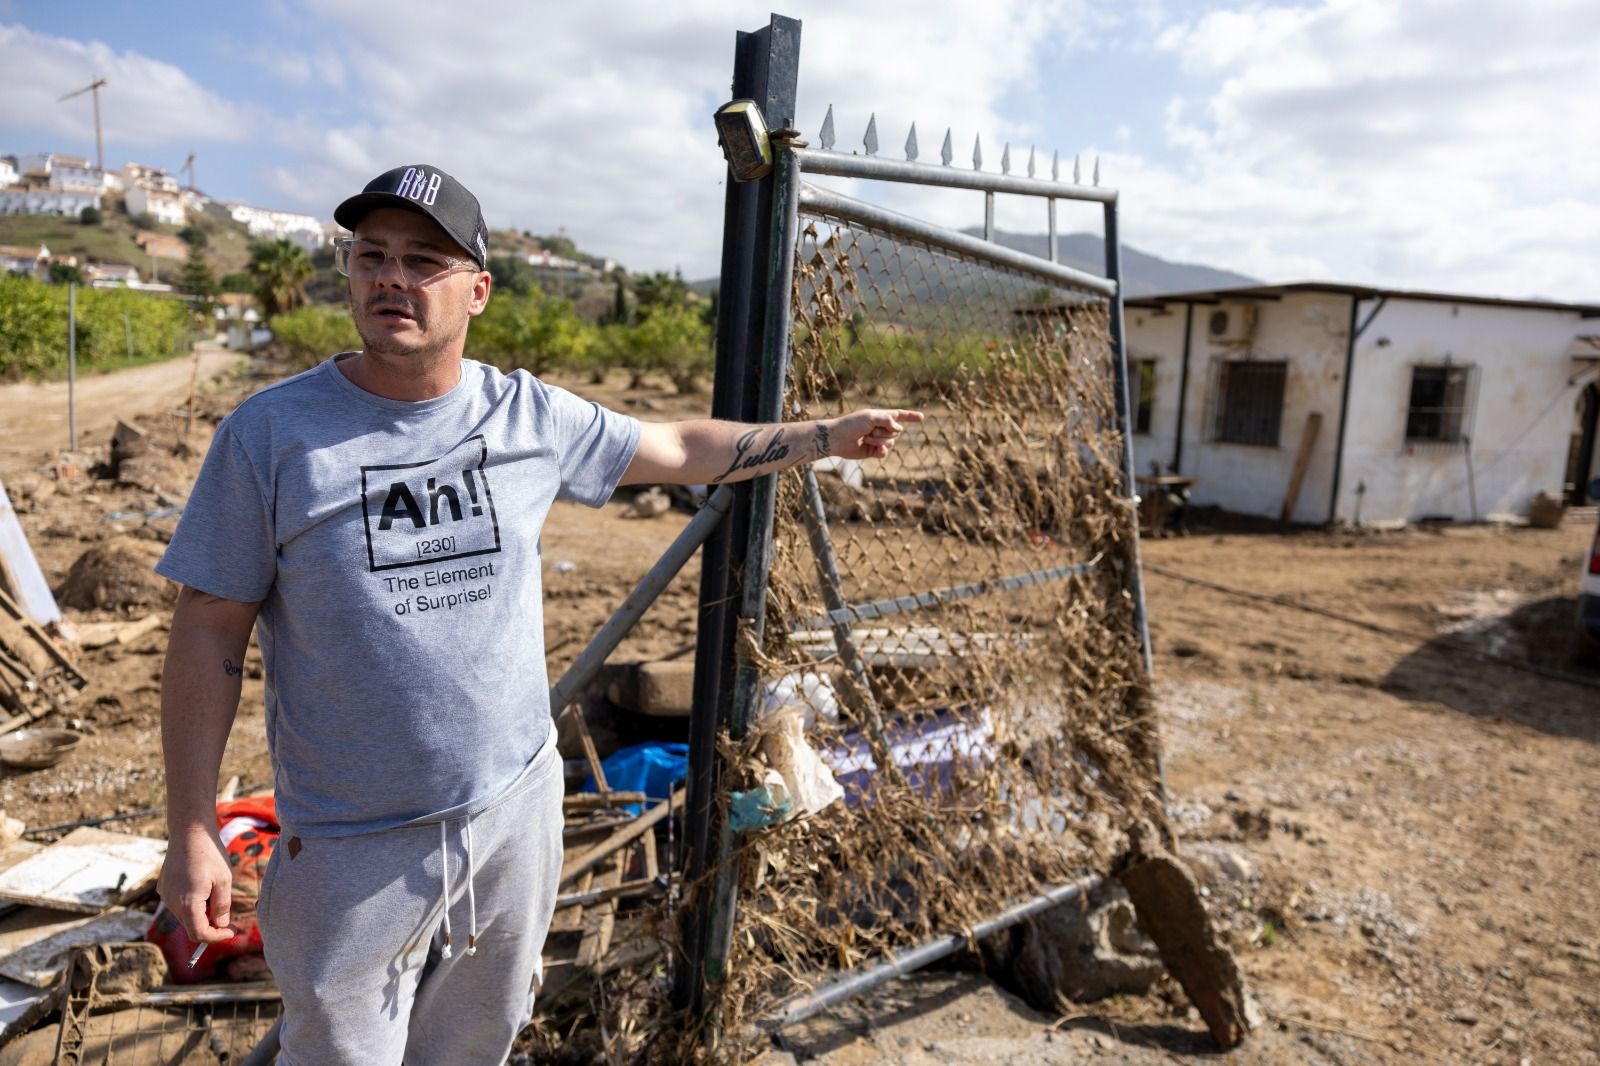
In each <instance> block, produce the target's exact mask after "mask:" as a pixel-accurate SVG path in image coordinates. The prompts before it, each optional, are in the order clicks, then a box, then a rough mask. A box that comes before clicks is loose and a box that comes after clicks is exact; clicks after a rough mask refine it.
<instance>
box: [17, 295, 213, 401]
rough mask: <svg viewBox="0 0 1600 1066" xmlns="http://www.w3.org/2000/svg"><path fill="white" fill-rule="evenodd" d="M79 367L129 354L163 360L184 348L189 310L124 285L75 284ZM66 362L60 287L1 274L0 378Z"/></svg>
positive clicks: (55, 368) (44, 371) (43, 371)
mask: <svg viewBox="0 0 1600 1066" xmlns="http://www.w3.org/2000/svg"><path fill="white" fill-rule="evenodd" d="M77 300H78V307H77V331H78V338H77V339H78V365H79V366H80V367H90V368H92V367H96V366H115V365H119V364H121V363H123V362H124V361H125V360H126V359H127V357H128V338H129V336H130V335H131V336H132V339H133V352H134V355H136V356H139V357H143V358H152V357H154V358H163V357H166V356H172V355H178V354H181V353H183V352H185V351H188V350H189V346H190V343H191V337H190V333H189V312H188V309H187V308H186V307H185V306H184V305H183V303H182V302H180V301H178V300H173V299H170V298H166V297H161V296H154V295H151V294H148V293H141V292H131V291H129V290H127V289H89V288H83V287H81V286H80V287H79V289H78V296H77ZM66 365H67V287H66V286H65V285H46V284H44V283H43V282H41V281H38V280H36V279H34V278H30V277H27V276H26V275H22V274H8V275H6V276H4V277H0V376H4V377H6V378H10V379H16V378H19V377H23V376H28V377H37V376H41V375H49V374H54V373H58V372H60V371H62V370H64V369H65V368H66Z"/></svg>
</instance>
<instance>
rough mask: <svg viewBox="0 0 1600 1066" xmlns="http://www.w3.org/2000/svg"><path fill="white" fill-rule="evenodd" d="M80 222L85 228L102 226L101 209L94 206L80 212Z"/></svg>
mask: <svg viewBox="0 0 1600 1066" xmlns="http://www.w3.org/2000/svg"><path fill="white" fill-rule="evenodd" d="M78 221H79V222H81V223H83V224H84V225H85V226H98V225H99V224H100V209H99V208H98V207H95V206H94V205H93V204H91V205H89V206H88V207H86V208H84V209H83V210H82V211H79V212H78Z"/></svg>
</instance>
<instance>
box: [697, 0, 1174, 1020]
mask: <svg viewBox="0 0 1600 1066" xmlns="http://www.w3.org/2000/svg"><path fill="white" fill-rule="evenodd" d="M798 55H799V24H798V23H797V22H794V21H792V20H788V19H783V18H781V17H776V16H775V17H774V19H773V22H772V24H771V26H770V27H768V28H767V29H765V30H762V31H759V32H758V33H755V34H749V35H742V36H741V51H740V59H739V62H738V63H737V64H736V71H735V95H736V96H750V97H753V98H755V99H756V100H757V101H758V102H759V103H760V104H761V106H762V107H763V109H764V111H765V112H766V115H767V118H768V122H769V125H771V126H772V128H773V129H774V130H778V131H780V132H778V133H775V134H774V138H773V146H774V155H775V156H776V167H775V169H774V172H773V174H772V175H771V176H770V177H768V178H766V179H764V180H763V181H761V182H759V183H750V184H749V185H748V186H745V187H742V188H739V189H733V188H730V192H729V207H728V230H727V232H726V234H725V246H724V248H725V251H724V271H723V275H722V278H723V297H722V299H723V303H722V308H723V314H722V319H721V322H720V323H719V353H718V366H717V383H716V384H717V391H716V396H715V399H714V405H715V406H716V409H715V412H714V413H716V414H717V415H718V416H719V417H730V418H741V419H744V420H761V421H777V420H780V419H783V420H797V419H809V418H821V417H828V416H832V415H836V414H842V413H845V412H848V411H851V410H854V409H857V408H860V407H866V406H871V407H890V408H895V407H903V408H919V409H921V410H923V411H924V412H925V413H926V415H927V421H926V422H925V423H924V424H923V425H922V426H921V427H917V428H915V429H913V430H912V432H911V433H909V434H908V435H907V436H906V438H904V439H903V440H902V442H901V444H900V445H899V447H897V448H896V450H895V451H894V452H892V453H891V455H890V456H889V458H887V459H885V460H883V461H879V462H869V463H865V464H853V463H844V464H835V465H834V466H833V467H832V468H831V469H825V470H822V471H821V472H818V471H816V470H813V469H810V468H806V469H803V470H794V471H790V472H788V473H785V474H782V475H778V476H774V477H766V478H761V479H758V480H757V481H756V482H754V483H752V484H751V485H750V486H748V487H741V488H740V489H739V491H738V492H737V493H736V494H735V495H734V498H733V504H732V508H731V510H730V515H729V520H728V521H727V522H725V523H723V528H722V530H721V531H720V533H721V536H720V537H715V538H713V540H712V541H711V542H710V543H709V544H708V554H707V557H706V559H705V561H704V564H703V577H702V599H701V635H700V646H699V659H698V660H697V675H696V686H697V698H696V704H695V709H694V718H693V722H692V727H691V728H692V731H693V737H692V740H693V743H692V745H691V771H690V773H691V785H690V794H689V802H688V818H689V822H688V826H687V828H686V840H687V845H688V855H687V869H686V871H685V885H686V890H687V894H686V908H685V918H684V922H683V928H682V943H681V952H682V954H681V956H680V958H679V963H680V965H679V967H678V970H677V973H676V975H675V976H676V980H675V991H676V995H677V998H678V1002H679V1005H680V1006H682V1007H686V1008H688V1009H689V1010H690V1011H691V1012H692V1015H693V1016H695V1017H700V1018H703V1019H705V1020H706V1021H707V1022H708V1023H709V1028H708V1030H707V1031H708V1032H709V1033H710V1034H712V1036H711V1039H712V1043H713V1045H714V1046H720V1047H722V1048H723V1049H724V1050H728V1051H732V1050H734V1049H735V1048H736V1047H738V1046H739V1045H740V1044H741V1043H742V1041H743V1040H744V1039H745V1038H747V1037H748V1036H749V1035H750V1034H751V1033H753V1032H757V1031H760V1030H761V1029H766V1030H775V1029H779V1028H782V1027H783V1026H784V1025H787V1024H792V1023H794V1022H796V1021H798V1020H800V1019H803V1018H804V1017H808V1016H810V1015H811V1014H813V1013H815V1012H816V1011H818V1010H820V1009H823V1008H825V1007H826V1006H828V1005H830V1004H832V1003H835V1002H838V1001H840V1000H842V999H843V998H845V997H847V996H849V995H852V994H854V993H855V992H857V991H860V990H862V989H864V988H866V987H870V986H871V985H872V984H874V983H877V982H878V981H881V980H883V979H886V978H887V977H889V976H893V975H894V974H896V973H899V972H904V971H905V970H908V969H912V968H914V967H916V966H919V965H922V964H924V963H926V962H928V961H931V960H932V959H934V958H937V957H939V956H940V955H943V954H947V953H949V952H950V951H953V950H956V949H958V948H959V947H960V946H962V945H963V944H967V943H969V941H970V939H971V938H972V937H973V936H974V935H981V934H984V933H986V932H989V931H992V930H995V929H999V928H1003V927H1004V926H1006V925H1008V924H1011V923H1013V922H1015V921H1018V920H1020V919H1022V918H1024V917H1026V916H1027V915H1029V914H1032V913H1035V912H1036V911H1038V910H1041V909H1043V908H1044V907H1047V906H1050V905H1053V904H1055V903H1058V902H1061V901H1064V900H1067V899H1070V898H1072V897H1073V896H1075V895H1077V894H1078V893H1080V892H1081V891H1082V890H1083V889H1084V888H1085V887H1086V886H1087V885H1089V884H1092V883H1093V882H1094V881H1095V880H1096V878H1095V873H1096V871H1103V870H1105V869H1106V866H1107V864H1108V862H1109V860H1110V858H1111V857H1112V854H1113V853H1114V852H1115V850H1116V849H1117V848H1118V846H1119V837H1120V831H1121V830H1122V829H1123V828H1125V827H1126V826H1127V825H1128V824H1129V823H1130V822H1131V821H1132V820H1133V819H1134V818H1137V817H1139V816H1144V815H1151V814H1156V813H1157V808H1158V807H1159V803H1160V785H1159V756H1158V750H1157V741H1156V736H1155V730H1154V722H1153V718H1152V712H1151V707H1150V695H1149V689H1148V679H1149V659H1148V637H1147V634H1146V628H1145V624H1144V617H1143V595H1142V589H1141V585H1140V581H1139V569H1138V542H1137V525H1136V522H1135V517H1134V506H1133V502H1134V501H1133V498H1132V484H1133V481H1132V466H1131V450H1130V447H1129V442H1128V440H1127V434H1126V432H1125V428H1126V426H1127V424H1128V396H1127V386H1126V382H1127V375H1126V361H1125V355H1124V352H1123V345H1122V306H1121V295H1120V285H1119V282H1120V277H1119V257H1118V245H1117V234H1116V194H1115V192H1114V191H1112V190H1109V189H1103V188H1100V187H1098V185H1097V184H1096V185H1092V186H1085V185H1082V184H1079V183H1077V182H1076V181H1074V182H1071V183H1067V182H1059V181H1056V180H1054V178H1052V180H1048V181H1046V180H1043V179H1037V178H1034V177H1033V176H1032V173H1031V171H1032V165H1031V163H1030V168H1029V169H1030V174H1029V176H1028V177H1022V176H1020V175H1011V174H1009V173H1001V174H994V173H986V172H983V171H981V170H978V169H976V168H975V169H974V170H972V171H966V170H957V169H954V168H952V167H950V166H949V165H948V164H949V148H948V141H947V144H946V149H945V152H944V153H943V155H944V160H943V162H944V165H942V166H941V165H933V164H927V163H917V162H915V161H912V160H908V161H906V162H894V161H889V160H885V159H882V158H879V157H877V156H875V155H873V154H871V152H872V151H874V150H875V145H874V144H873V143H871V140H869V143H868V149H869V154H868V155H866V156H857V155H846V154H843V153H836V152H833V151H830V150H829V148H830V147H831V143H830V142H831V140H832V133H831V126H832V112H831V109H830V112H829V117H828V120H827V123H826V127H825V129H824V135H823V137H822V148H820V149H813V148H808V147H806V146H804V144H803V143H802V142H800V141H799V140H798V137H797V135H795V134H794V132H793V131H792V130H790V129H788V127H790V126H792V125H793V122H792V115H793V113H794V109H793V101H794V88H795V82H796V80H797V79H796V74H797V69H798ZM869 136H875V135H869ZM912 153H914V148H913V149H912V152H908V154H912ZM1006 169H1007V170H1009V166H1007V167H1006ZM813 175H825V176H836V177H853V178H861V179H875V180H887V181H900V182H913V183H919V184H925V185H941V186H946V187H956V188H966V189H972V190H976V191H982V192H984V193H985V195H986V207H987V211H986V234H989V233H992V230H993V202H994V196H995V194H996V193H1002V194H1019V195H1025V196H1033V197H1038V198H1041V199H1044V200H1045V201H1046V202H1047V203H1048V205H1049V221H1050V246H1051V259H1050V260H1045V259H1040V258H1037V257H1034V256H1028V255H1025V254H1022V253H1019V252H1015V251H1012V250H1009V249H1005V248H1002V247H1000V246H998V245H996V244H993V243H990V242H989V241H986V240H980V239H977V238H974V237H970V236H966V235H963V234H960V233H956V232H953V231H949V230H945V229H941V228H939V227H935V226H932V225H930V224H928V223H926V222H923V221H921V220H917V219H912V218H907V217H904V216H900V215H897V214H894V213H892V212H889V211H886V210H884V209H882V208H879V207H876V206H874V205H871V204H868V203H864V202H861V201H857V200H853V199H850V198H848V197H845V196H842V195H840V194H838V193H835V192H831V191H829V190H827V189H825V188H820V187H817V186H815V185H813V184H810V183H808V182H807V181H806V180H805V179H806V178H808V177H810V176H813ZM730 185H731V182H730ZM1059 199H1073V200H1089V201H1095V202H1099V203H1101V204H1102V205H1103V206H1104V212H1105V216H1104V217H1105V224H1106V231H1105V238H1106V249H1107V256H1106V267H1107V270H1106V276H1105V277H1099V276H1095V275H1090V274H1087V273H1084V272H1081V271H1078V270H1074V269H1071V268H1069V267H1066V266H1063V265H1061V264H1058V263H1056V262H1054V261H1053V260H1054V246H1055V202H1056V201H1057V200H1059ZM741 271H743V273H741ZM753 280H754V281H759V283H760V285H759V287H758V286H757V285H755V284H751V282H752V281H753ZM741 283H742V284H741ZM835 788H837V789H839V790H842V793H843V795H842V798H839V799H837V800H836V801H835V802H832V803H829V804H827V805H825V806H824V805H822V801H825V800H827V799H828V798H829V796H830V790H831V789H835ZM808 790H809V791H810V792H811V793H812V797H811V798H813V799H815V800H816V801H817V802H816V803H815V806H816V807H818V808H820V809H817V810H815V811H814V813H803V811H802V810H801V808H804V807H805V806H806V800H807V798H808V797H807V792H808ZM774 796H781V797H783V802H782V803H779V802H776V801H774V799H773V797H774ZM797 813H798V814H800V816H799V817H795V815H796V814H797Z"/></svg>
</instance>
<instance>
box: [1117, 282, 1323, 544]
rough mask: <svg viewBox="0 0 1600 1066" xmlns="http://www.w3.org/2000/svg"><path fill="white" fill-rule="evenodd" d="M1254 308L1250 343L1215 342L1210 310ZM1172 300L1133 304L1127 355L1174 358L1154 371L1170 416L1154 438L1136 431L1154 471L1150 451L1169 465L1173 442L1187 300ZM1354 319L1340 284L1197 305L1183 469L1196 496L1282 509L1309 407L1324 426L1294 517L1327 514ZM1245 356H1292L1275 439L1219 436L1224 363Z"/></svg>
mask: <svg viewBox="0 0 1600 1066" xmlns="http://www.w3.org/2000/svg"><path fill="white" fill-rule="evenodd" d="M1250 308H1254V309H1255V314H1256V328H1255V333H1254V336H1253V338H1252V339H1251V340H1250V341H1249V342H1248V343H1238V342H1234V343H1218V342H1216V341H1214V340H1213V339H1212V338H1211V336H1210V334H1209V329H1208V323H1209V321H1210V317H1211V314H1212V312H1214V311H1218V310H1221V311H1226V312H1228V313H1229V314H1230V315H1231V316H1238V315H1241V314H1245V313H1248V310H1249V309H1250ZM1170 309H1171V314H1170V315H1169V316H1158V315H1155V314H1153V313H1152V312H1150V311H1148V310H1145V309H1142V308H1135V309H1130V310H1129V312H1128V346H1129V358H1134V357H1135V355H1136V354H1138V353H1148V354H1149V355H1154V356H1156V357H1157V358H1159V359H1160V360H1161V364H1160V368H1161V369H1165V368H1166V367H1167V366H1168V364H1170V367H1171V370H1170V372H1168V373H1165V374H1163V373H1161V372H1160V370H1158V374H1157V378H1158V381H1157V407H1156V411H1157V412H1162V413H1166V414H1167V416H1166V417H1165V418H1164V419H1163V420H1162V421H1160V422H1159V424H1158V423H1157V422H1156V420H1155V419H1154V418H1153V419H1152V422H1151V430H1152V432H1151V434H1150V435H1149V437H1148V438H1144V437H1139V436H1136V437H1135V438H1134V445H1133V450H1134V460H1135V464H1136V466H1137V469H1138V470H1139V472H1140V473H1141V474H1143V473H1146V472H1148V471H1149V468H1150V461H1151V460H1152V459H1159V460H1160V461H1161V464H1162V468H1163V469H1166V468H1167V467H1168V465H1169V464H1170V463H1171V461H1172V457H1173V453H1174V444H1175V442H1176V437H1175V433H1176V425H1177V399H1178V382H1179V380H1180V379H1181V375H1182V353H1183V321H1184V307H1183V305H1182V304H1172V305H1170ZM1349 319H1350V298H1349V297H1348V296H1344V295H1342V294H1338V293H1287V294H1285V295H1284V297H1283V298H1282V299H1281V300H1243V299H1240V300H1224V301H1223V302H1222V303H1220V304H1200V305H1197V306H1196V307H1195V309H1194V325H1193V328H1192V334H1193V335H1192V339H1191V342H1190V352H1189V388H1188V397H1187V401H1186V404H1185V413H1184V427H1183V455H1182V461H1181V464H1180V468H1179V469H1180V472H1181V473H1183V474H1187V475H1189V476H1190V477H1194V478H1197V479H1198V481H1197V482H1196V484H1195V486H1194V488H1193V490H1191V499H1192V500H1193V502H1195V503H1197V504H1209V505H1213V506H1217V507H1223V508H1226V509H1227V510H1230V511H1237V512H1239V513H1241V514H1255V515H1264V516H1267V517H1272V518H1276V517H1278V515H1279V513H1280V512H1281V511H1282V509H1283V501H1284V496H1285V494H1286V492H1287V490H1288V487H1289V477H1290V474H1291V473H1292V472H1293V469H1294V460H1295V455H1296V453H1297V451H1298V450H1299V447H1300V438H1301V434H1302V433H1303V432H1304V430H1305V425H1306V419H1307V417H1308V416H1309V415H1310V414H1311V412H1313V411H1320V412H1321V413H1322V428H1321V430H1320V431H1319V433H1318V435H1317V438H1316V441H1315V443H1314V445H1313V446H1312V450H1311V459H1310V462H1309V464H1308V466H1307V468H1306V474H1305V477H1304V479H1303V480H1302V482H1301V486H1300V494H1299V497H1298V498H1297V500H1296V504H1295V510H1294V519H1295V521H1297V522H1324V521H1327V518H1328V502H1329V499H1330V493H1331V491H1332V479H1333V452H1334V442H1335V440H1336V438H1337V436H1338V411H1339V390H1340V382H1341V380H1342V377H1343V374H1344V353H1345V333H1346V330H1347V328H1348V325H1349ZM1244 359H1248V360H1253V361H1256V362H1283V363H1287V364H1288V368H1287V370H1286V373H1285V376H1284V387H1283V413H1282V417H1281V420H1280V423H1279V432H1278V443H1277V445H1276V446H1272V445H1260V444H1234V443H1229V442H1225V441H1218V440H1213V439H1212V437H1213V435H1214V434H1213V427H1214V424H1215V420H1216V415H1217V392H1218V388H1219V381H1220V377H1221V374H1222V369H1221V368H1222V364H1223V363H1226V362H1229V361H1234V360H1244Z"/></svg>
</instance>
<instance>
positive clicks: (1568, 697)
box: [1379, 596, 1600, 742]
mask: <svg viewBox="0 0 1600 1066" xmlns="http://www.w3.org/2000/svg"><path fill="white" fill-rule="evenodd" d="M1576 611H1577V604H1576V601H1575V600H1574V599H1573V598H1572V597H1571V596H1557V597H1551V598H1549V599H1543V600H1535V601H1533V602H1531V603H1526V604H1523V605H1522V606H1521V607H1519V608H1517V609H1516V610H1514V611H1511V612H1510V613H1508V614H1503V615H1497V616H1495V617H1493V618H1485V619H1482V620H1480V621H1477V622H1474V623H1472V624H1471V625H1469V626H1467V627H1465V628H1463V629H1460V630H1457V631H1456V632H1454V633H1450V634H1446V635H1441V636H1440V637H1437V638H1435V639H1434V640H1430V641H1428V642H1427V643H1426V644H1424V645H1422V646H1421V647H1419V648H1418V649H1416V650H1415V651H1413V652H1412V653H1411V654H1410V655H1407V656H1406V657H1405V658H1404V659H1402V660H1401V661H1400V662H1399V664H1398V665H1396V666H1395V668H1394V669H1393V670H1390V671H1389V673H1388V674H1387V675H1386V676H1385V677H1384V679H1383V681H1382V683H1381V684H1380V686H1379V687H1380V688H1382V689H1383V691H1385V692H1387V693H1389V694H1390V695H1393V696H1398V697H1400V698H1401V699H1406V700H1421V701H1428V702H1436V703H1442V704H1444V705H1445V706H1447V707H1450V708H1452V709H1453V710H1456V711H1460V712H1461V713H1462V714H1470V715H1473V716H1475V717H1479V718H1500V719H1505V720H1506V721H1511V722H1516V723H1518V724H1520V725H1524V726H1527V727H1529V728H1531V729H1537V730H1539V731H1540V732H1543V733H1549V734H1551V735H1553V736H1563V737H1575V738H1577V739H1579V740H1587V741H1590V742H1600V668H1596V667H1595V666H1593V665H1589V664H1584V663H1580V662H1578V661H1577V660H1576V659H1575V658H1574V647H1575V642H1574V640H1573V628H1574V622H1573V619H1574V617H1575V613H1576ZM1472 651H1477V652H1484V653H1487V654H1489V655H1494V656H1497V657H1499V658H1502V659H1509V660H1512V661H1514V662H1519V663H1525V664H1527V665H1528V666H1530V667H1533V668H1535V670H1537V671H1553V672H1557V673H1559V674H1561V675H1564V676H1565V677H1566V678H1567V679H1568V680H1562V679H1561V678H1557V677H1551V676H1548V674H1545V673H1539V672H1530V671H1526V670H1518V669H1516V668H1514V667H1512V666H1510V665H1506V664H1502V663H1498V662H1490V661H1486V660H1484V659H1482V658H1478V657H1474V656H1473V655H1472V654H1470V653H1471V652H1472Z"/></svg>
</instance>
